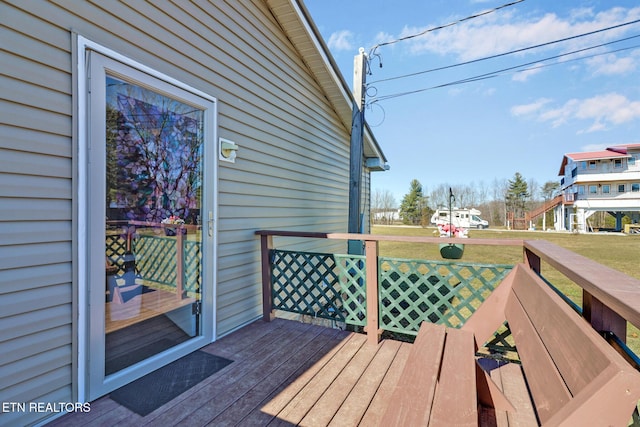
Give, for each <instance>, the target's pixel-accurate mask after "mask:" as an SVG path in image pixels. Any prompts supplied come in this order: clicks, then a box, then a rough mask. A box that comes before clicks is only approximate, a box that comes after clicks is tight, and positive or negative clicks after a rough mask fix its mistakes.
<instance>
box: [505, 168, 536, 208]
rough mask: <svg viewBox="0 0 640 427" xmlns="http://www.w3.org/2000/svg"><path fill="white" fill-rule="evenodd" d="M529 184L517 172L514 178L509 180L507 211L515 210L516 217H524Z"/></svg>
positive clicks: (528, 195)
mask: <svg viewBox="0 0 640 427" xmlns="http://www.w3.org/2000/svg"><path fill="white" fill-rule="evenodd" d="M529 197H531V196H530V194H529V186H528V184H527V181H525V179H524V178H523V177H522V175H520V172H516V174H515V175H514V176H513V179H510V180H509V188H508V189H507V195H506V200H505V201H506V205H507V211H510V212H513V214H514V218H522V217H524V212H525V210H526V203H527V200H528V199H529Z"/></svg>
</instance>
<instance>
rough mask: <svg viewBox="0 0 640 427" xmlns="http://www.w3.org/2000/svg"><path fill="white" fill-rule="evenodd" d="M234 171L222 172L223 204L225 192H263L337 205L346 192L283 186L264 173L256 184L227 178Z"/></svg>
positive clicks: (251, 194)
mask: <svg viewBox="0 0 640 427" xmlns="http://www.w3.org/2000/svg"><path fill="white" fill-rule="evenodd" d="M234 172H236V171H233V170H229V172H228V173H227V172H224V175H225V183H224V193H222V194H221V195H220V196H221V198H223V199H224V202H225V204H227V200H228V199H226V198H225V197H226V195H227V194H241V195H243V196H261V195H264V194H269V195H271V196H272V197H274V198H275V199H278V198H282V199H294V200H297V199H306V200H311V201H313V202H321V203H332V204H333V203H335V204H337V205H341V204H345V194H346V192H345V191H344V189H336V190H334V191H331V190H330V189H328V188H326V187H325V191H323V192H316V191H313V192H312V191H308V190H306V189H302V188H296V187H293V188H291V187H289V188H283V187H282V186H281V184H282V181H281V180H278V179H275V178H273V177H269V176H268V175H264V180H261V181H260V183H259V185H258V184H252V183H248V182H245V181H242V180H239V178H235V179H234V180H231V179H229V178H230V175H231V174H233V173H234ZM270 178H271V179H270ZM265 181H266V182H265ZM279 184H280V185H279Z"/></svg>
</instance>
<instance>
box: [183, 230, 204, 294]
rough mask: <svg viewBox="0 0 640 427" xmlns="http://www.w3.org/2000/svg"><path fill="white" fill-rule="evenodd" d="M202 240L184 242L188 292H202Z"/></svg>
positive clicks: (185, 284)
mask: <svg viewBox="0 0 640 427" xmlns="http://www.w3.org/2000/svg"><path fill="white" fill-rule="evenodd" d="M201 259H202V255H201V251H200V242H194V241H190V240H187V241H185V242H184V287H185V290H186V291H188V292H200V286H201V282H200V279H201V278H202V263H201V262H200V260H201Z"/></svg>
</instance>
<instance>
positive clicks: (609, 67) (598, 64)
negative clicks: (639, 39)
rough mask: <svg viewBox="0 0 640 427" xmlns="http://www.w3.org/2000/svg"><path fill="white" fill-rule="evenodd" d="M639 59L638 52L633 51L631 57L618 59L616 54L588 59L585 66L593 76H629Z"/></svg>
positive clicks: (639, 51)
mask: <svg viewBox="0 0 640 427" xmlns="http://www.w3.org/2000/svg"><path fill="white" fill-rule="evenodd" d="M639 58H640V50H635V51H633V52H632V53H631V55H629V56H626V57H623V58H619V57H618V56H617V55H616V54H613V53H611V54H608V55H602V56H596V57H594V58H590V59H588V60H587V61H586V62H587V65H588V66H589V67H590V69H591V70H592V71H593V74H595V75H606V76H612V75H621V74H629V73H631V72H633V71H635V70H636V68H637V65H638V59H639Z"/></svg>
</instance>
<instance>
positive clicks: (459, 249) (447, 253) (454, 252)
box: [440, 243, 464, 259]
mask: <svg viewBox="0 0 640 427" xmlns="http://www.w3.org/2000/svg"><path fill="white" fill-rule="evenodd" d="M463 253H464V245H463V244H460V243H442V244H441V245H440V255H441V256H442V258H445V259H460V258H462V254H463Z"/></svg>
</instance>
